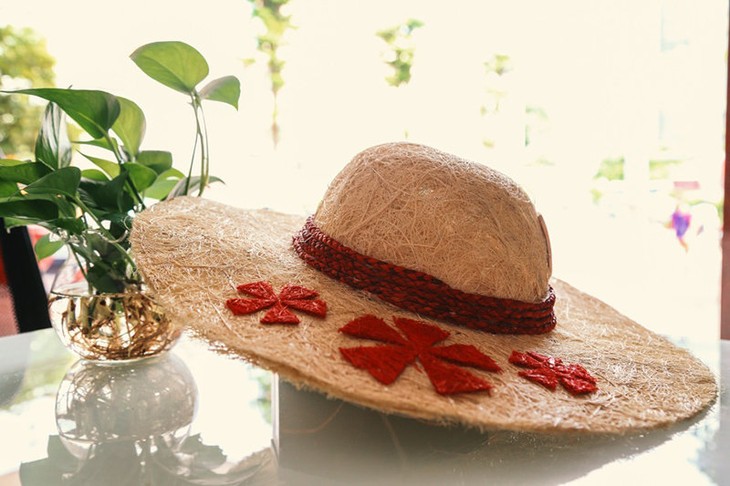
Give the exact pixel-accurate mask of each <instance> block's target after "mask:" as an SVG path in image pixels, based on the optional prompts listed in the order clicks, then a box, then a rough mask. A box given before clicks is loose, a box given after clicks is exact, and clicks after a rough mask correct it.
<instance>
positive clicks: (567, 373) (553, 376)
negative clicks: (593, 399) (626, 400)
mask: <svg viewBox="0 0 730 486" xmlns="http://www.w3.org/2000/svg"><path fill="white" fill-rule="evenodd" d="M509 362H510V363H512V364H515V365H517V366H521V367H523V368H529V369H527V370H524V371H520V372H519V375H520V376H522V377H524V378H527V379H528V380H530V381H534V382H535V383H539V384H540V385H542V386H544V387H545V388H547V389H549V390H553V391H554V390H555V389H556V388H557V386H558V383H560V384H561V385H563V388H565V389H566V390H568V391H569V392H570V393H571V394H573V395H583V394H587V393H593V392H594V391H596V390H598V386H597V385H596V379H595V378H593V377H592V376H591V374H590V373H588V371H586V369H585V368H583V367H582V366H581V365H579V364H564V363H563V361H562V360H561V359H560V358H553V357H552V356H545V355H542V354H539V353H535V352H532V351H528V352H527V353H520V352H517V351H512V354H511V355H510V357H509Z"/></svg>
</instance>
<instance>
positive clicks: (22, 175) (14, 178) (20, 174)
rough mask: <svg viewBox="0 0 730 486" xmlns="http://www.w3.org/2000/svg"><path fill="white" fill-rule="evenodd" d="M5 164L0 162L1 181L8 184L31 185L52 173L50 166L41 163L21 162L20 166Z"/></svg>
mask: <svg viewBox="0 0 730 486" xmlns="http://www.w3.org/2000/svg"><path fill="white" fill-rule="evenodd" d="M4 162H5V161H4V160H1V161H0V180H3V181H7V182H13V183H17V182H19V183H21V184H30V183H32V182H35V181H37V180H38V179H40V178H41V177H43V176H45V175H47V174H49V173H50V172H51V169H49V168H48V166H46V165H45V164H41V163H39V162H21V163H19V164H5V163H4ZM16 191H17V186H16Z"/></svg>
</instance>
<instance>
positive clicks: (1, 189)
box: [0, 179, 19, 198]
mask: <svg viewBox="0 0 730 486" xmlns="http://www.w3.org/2000/svg"><path fill="white" fill-rule="evenodd" d="M18 191H19V190H18V184H16V183H15V182H10V181H4V180H1V179H0V198H3V197H8V196H12V195H14V194H17V193H18Z"/></svg>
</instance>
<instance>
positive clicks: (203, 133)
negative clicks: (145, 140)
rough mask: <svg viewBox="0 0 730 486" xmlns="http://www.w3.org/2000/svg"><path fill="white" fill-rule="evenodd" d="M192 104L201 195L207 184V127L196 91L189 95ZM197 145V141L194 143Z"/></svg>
mask: <svg viewBox="0 0 730 486" xmlns="http://www.w3.org/2000/svg"><path fill="white" fill-rule="evenodd" d="M190 97H191V99H192V105H193V113H194V114H195V137H196V142H197V140H200V183H199V185H198V187H199V191H198V196H202V195H203V191H204V190H205V187H206V186H207V185H208V173H209V172H208V171H209V167H208V166H209V163H210V160H209V157H208V129H207V128H206V126H205V116H204V113H203V105H202V103H201V102H200V97H199V96H198V93H197V92H193V93H191V95H190ZM196 145H197V143H196Z"/></svg>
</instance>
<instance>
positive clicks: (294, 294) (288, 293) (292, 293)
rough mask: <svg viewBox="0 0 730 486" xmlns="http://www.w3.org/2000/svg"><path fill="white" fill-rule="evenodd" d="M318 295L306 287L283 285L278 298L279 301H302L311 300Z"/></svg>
mask: <svg viewBox="0 0 730 486" xmlns="http://www.w3.org/2000/svg"><path fill="white" fill-rule="evenodd" d="M318 295H319V294H318V293H317V292H316V291H314V290H312V289H308V288H306V287H302V286H299V285H284V286H283V287H282V288H281V292H280V293H279V298H280V299H281V300H303V299H313V298H315V297H317V296H318Z"/></svg>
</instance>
